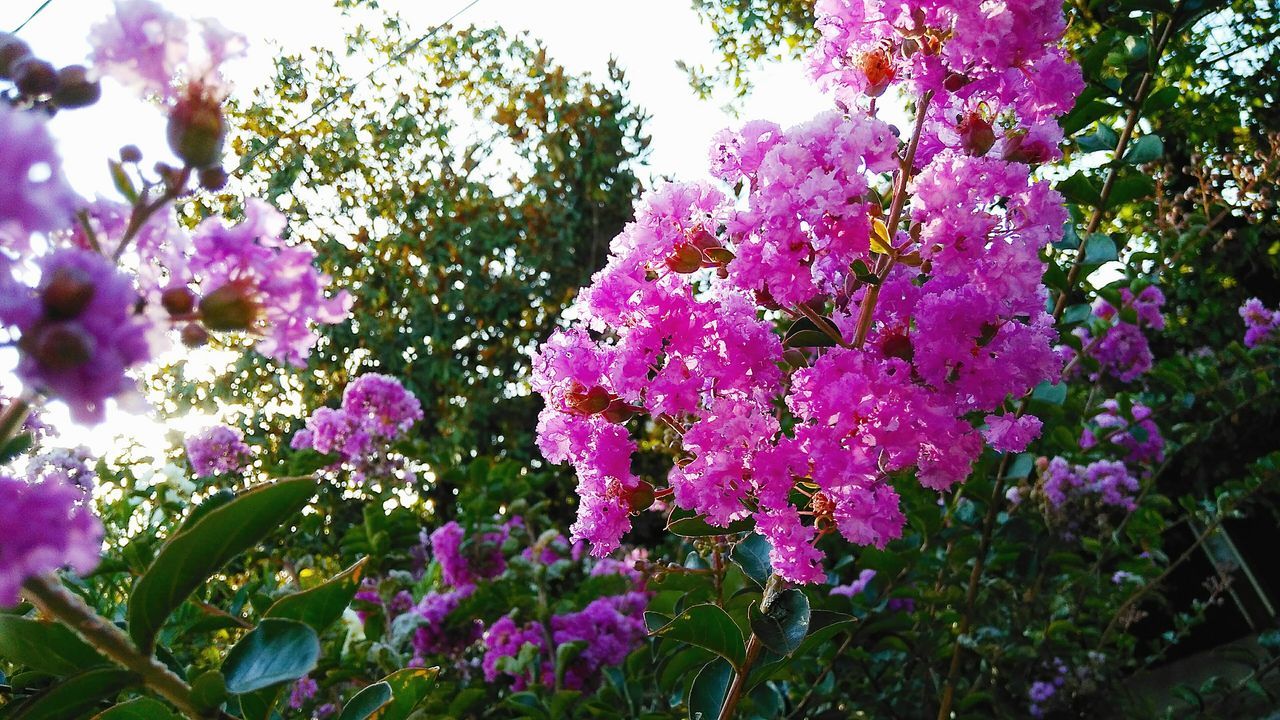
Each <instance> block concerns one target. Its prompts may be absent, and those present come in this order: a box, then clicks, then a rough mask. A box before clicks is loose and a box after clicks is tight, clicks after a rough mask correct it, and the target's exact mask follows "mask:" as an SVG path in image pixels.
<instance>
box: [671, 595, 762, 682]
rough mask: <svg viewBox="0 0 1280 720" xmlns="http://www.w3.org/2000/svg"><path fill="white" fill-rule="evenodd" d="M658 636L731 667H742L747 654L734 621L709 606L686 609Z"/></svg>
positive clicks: (719, 610)
mask: <svg viewBox="0 0 1280 720" xmlns="http://www.w3.org/2000/svg"><path fill="white" fill-rule="evenodd" d="M657 634H658V635H661V636H663V637H667V638H671V639H673V640H678V641H680V642H685V643H688V644H690V645H696V646H698V647H700V648H705V649H707V650H710V651H711V652H713V653H715V654H717V655H719V656H720V657H722V658H724V659H725V660H728V661H729V662H730V663H732V664H733V666H734V667H742V663H743V660H744V658H745V657H746V654H747V649H746V644H745V643H744V642H743V641H742V631H741V630H739V629H738V626H737V624H736V623H734V622H733V618H731V617H729V614H728V613H726V612H725V611H724V610H723V609H722V608H720V607H717V606H715V605H711V604H710V603H707V604H703V605H694V606H693V607H691V608H688V609H686V610H685V611H684V612H682V613H680V614H679V615H677V616H676V618H675V620H672V621H671V623H670V624H668V625H667V626H666V627H664V628H662V629H661V630H659V631H658V633H657Z"/></svg>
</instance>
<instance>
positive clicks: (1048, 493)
mask: <svg viewBox="0 0 1280 720" xmlns="http://www.w3.org/2000/svg"><path fill="white" fill-rule="evenodd" d="M1040 492H1041V493H1042V494H1043V495H1044V498H1045V500H1046V501H1047V502H1048V504H1049V507H1050V508H1054V509H1058V510H1061V509H1063V508H1064V506H1066V505H1067V503H1068V502H1072V501H1086V500H1094V501H1096V502H1099V503H1101V504H1103V505H1108V506H1111V507H1118V508H1121V509H1124V510H1133V509H1134V508H1135V507H1137V505H1136V503H1135V501H1134V497H1135V496H1136V495H1137V494H1138V480H1137V478H1135V477H1133V475H1131V474H1130V473H1129V470H1128V468H1126V467H1125V464H1124V463H1122V462H1119V461H1116V460H1099V461H1097V462H1093V463H1090V464H1089V465H1072V464H1070V463H1068V462H1067V461H1066V460H1064V459H1063V458H1060V457H1056V458H1054V459H1052V460H1050V461H1049V462H1048V465H1047V466H1046V467H1045V469H1044V472H1043V474H1042V477H1041V484H1040Z"/></svg>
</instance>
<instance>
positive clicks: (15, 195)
mask: <svg viewBox="0 0 1280 720" xmlns="http://www.w3.org/2000/svg"><path fill="white" fill-rule="evenodd" d="M0 177H3V178H4V182H3V183H0V246H5V245H11V246H14V247H13V248H12V249H17V250H26V249H27V237H28V235H30V234H31V233H41V232H49V231H52V230H59V229H62V228H65V227H68V226H70V225H71V223H72V222H73V221H74V219H75V212H76V206H77V204H78V203H79V202H80V199H79V197H77V196H76V194H75V192H74V191H72V189H71V186H70V185H68V184H67V179H66V177H65V176H64V175H63V173H62V158H61V157H59V156H58V152H57V150H56V149H55V147H54V143H53V137H52V136H51V135H50V134H49V130H48V125H47V121H46V118H44V117H42V116H41V115H40V114H39V113H36V112H27V111H23V110H17V109H14V108H12V107H11V106H10V105H9V104H8V103H0Z"/></svg>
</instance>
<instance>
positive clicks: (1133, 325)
mask: <svg viewBox="0 0 1280 720" xmlns="http://www.w3.org/2000/svg"><path fill="white" fill-rule="evenodd" d="M1120 297H1121V303H1120V308H1117V307H1115V306H1114V305H1112V304H1111V303H1109V302H1107V301H1106V300H1102V299H1099V300H1098V301H1097V302H1096V303H1094V306H1093V315H1094V317H1095V318H1096V322H1095V327H1094V328H1093V329H1092V330H1090V328H1088V327H1079V328H1076V329H1075V331H1074V334H1075V336H1076V337H1077V338H1079V339H1080V343H1081V345H1082V346H1083V347H1084V349H1085V353H1086V354H1087V355H1088V356H1089V357H1091V358H1093V359H1094V360H1096V361H1097V363H1098V366H1099V369H1098V371H1097V372H1091V373H1089V379H1090V380H1097V379H1098V378H1099V377H1100V376H1101V375H1104V374H1105V375H1109V376H1111V377H1114V378H1115V379H1117V380H1119V381H1120V382H1126V383H1127V382H1133V381H1134V380H1137V379H1138V378H1139V377H1142V376H1143V375H1145V374H1146V373H1147V371H1149V370H1150V369H1151V365H1152V362H1153V361H1154V359H1153V357H1152V355H1151V345H1150V344H1149V343H1148V342H1147V336H1146V335H1145V334H1143V330H1145V329H1151V330H1163V329H1164V315H1163V314H1161V311H1160V310H1161V308H1162V307H1163V306H1164V293H1163V292H1161V291H1160V288H1158V287H1156V286H1155V285H1149V286H1147V287H1145V288H1143V289H1142V290H1141V291H1140V292H1139V293H1138V294H1137V295H1134V294H1133V292H1132V291H1131V290H1129V288H1123V289H1122V290H1121V291H1120ZM1126 316H1128V319H1126ZM1060 352H1061V354H1062V355H1063V357H1064V358H1065V359H1067V360H1070V359H1072V358H1074V357H1075V355H1076V351H1075V350H1074V349H1072V348H1069V347H1063V348H1060Z"/></svg>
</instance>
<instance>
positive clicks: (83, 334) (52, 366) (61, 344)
mask: <svg viewBox="0 0 1280 720" xmlns="http://www.w3.org/2000/svg"><path fill="white" fill-rule="evenodd" d="M18 346H19V347H20V348H21V349H23V350H25V351H26V352H28V353H29V354H30V355H31V357H33V358H35V361H36V362H38V363H39V364H40V365H41V367H44V368H46V369H48V370H53V371H59V370H71V369H73V368H77V367H79V366H81V365H83V364H85V363H87V362H89V359H90V358H91V357H93V346H94V341H93V336H92V335H90V334H89V333H88V332H87V331H86V330H85V329H84V328H83V327H80V325H79V324H78V323H53V324H50V325H43V326H39V327H37V328H36V329H35V330H34V331H33V332H32V333H31V336H30V340H28V339H27V336H24V337H23V338H22V340H20V341H19V342H18Z"/></svg>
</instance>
